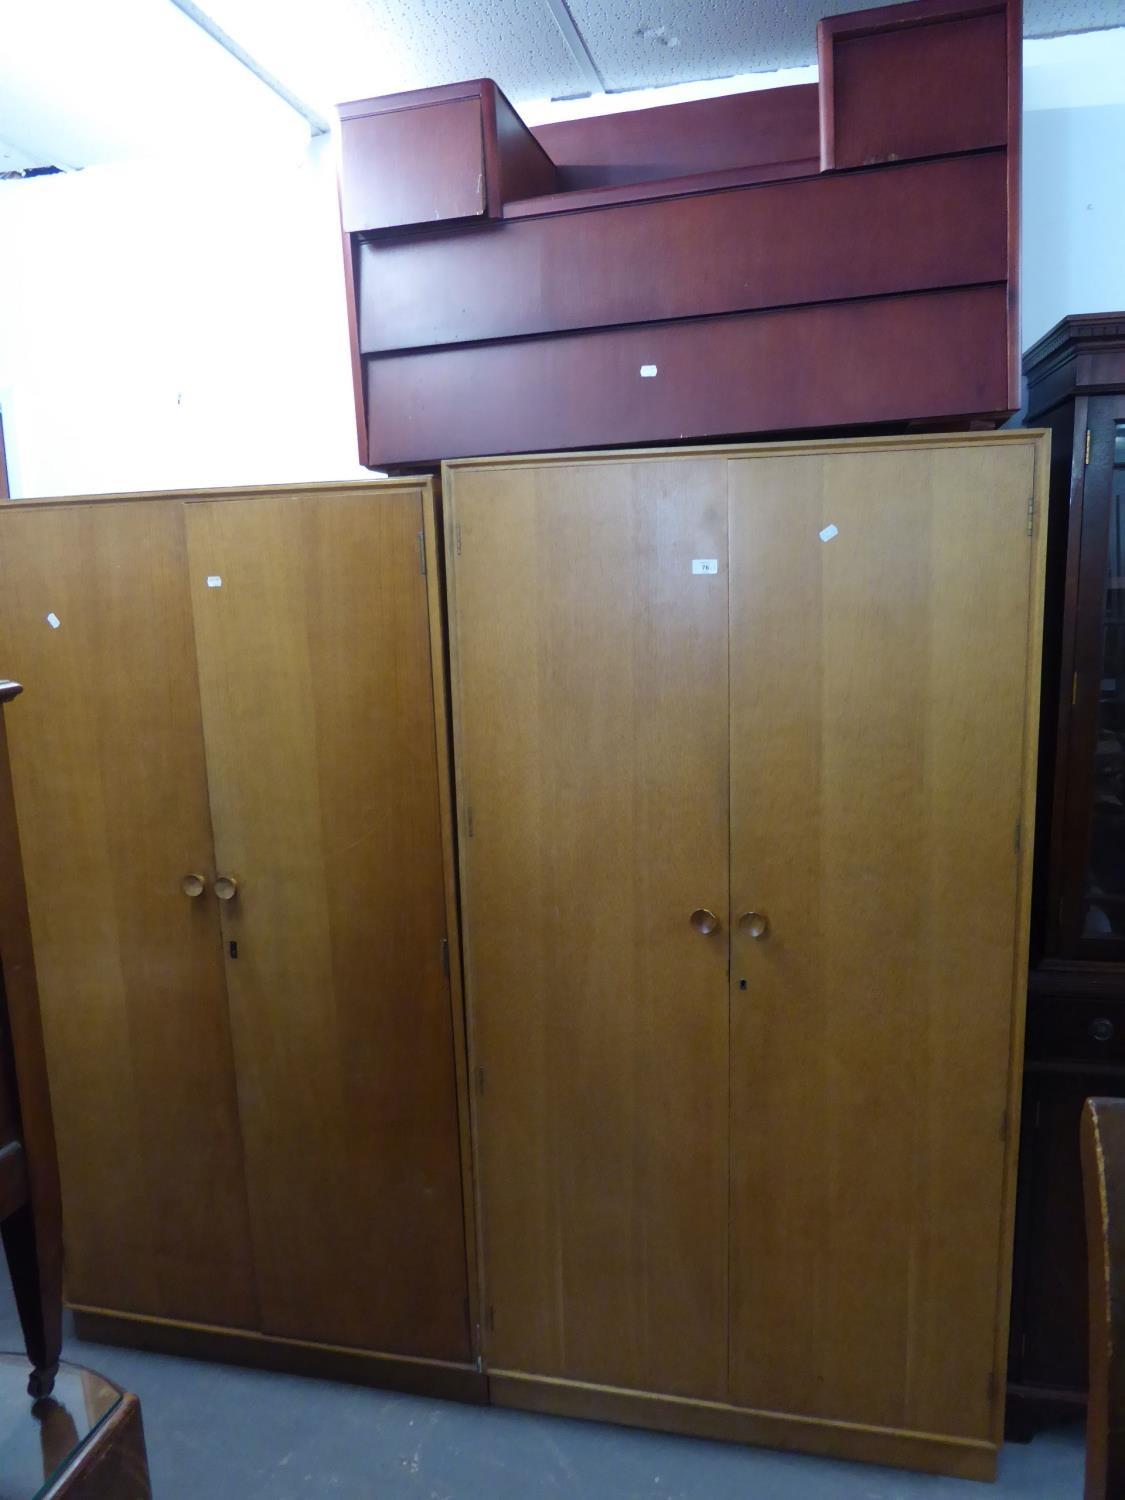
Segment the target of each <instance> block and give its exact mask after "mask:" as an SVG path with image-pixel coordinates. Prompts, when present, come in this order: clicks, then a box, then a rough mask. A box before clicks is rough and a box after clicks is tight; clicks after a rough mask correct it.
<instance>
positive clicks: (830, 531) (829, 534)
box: [820, 526, 840, 542]
mask: <svg viewBox="0 0 1125 1500" xmlns="http://www.w3.org/2000/svg"><path fill="white" fill-rule="evenodd" d="M839 535H840V528H839V527H838V526H826V527H825V528H824V530H823V531H822V532H821V533H820V540H821V541H822V542H830V541H831V540H832V538H833V537H834V536H839Z"/></svg>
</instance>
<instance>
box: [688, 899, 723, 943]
mask: <svg viewBox="0 0 1125 1500" xmlns="http://www.w3.org/2000/svg"><path fill="white" fill-rule="evenodd" d="M688 920H689V921H690V922H691V925H692V926H693V927H694V928H695V930H696V932H700V933H702V934H703V936H704V937H710V935H711V934H712V933H713V932H718V930H719V919H718V917H717V916H716V915H715V913H714V912H713V911H711V910H710V908H709V907H706V906H699V907H697V908H696V909H695V911H693V912H692V914H691V916H690V917H689V918H688Z"/></svg>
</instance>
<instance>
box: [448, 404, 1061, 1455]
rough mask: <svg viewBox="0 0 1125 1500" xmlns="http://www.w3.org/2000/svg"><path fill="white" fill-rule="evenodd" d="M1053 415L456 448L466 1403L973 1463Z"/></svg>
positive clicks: (1002, 1294)
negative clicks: (725, 442)
mask: <svg viewBox="0 0 1125 1500" xmlns="http://www.w3.org/2000/svg"><path fill="white" fill-rule="evenodd" d="M1047 441H1048V440H1047V438H1046V436H1045V435H1044V434H1041V433H1036V432H1028V431H1006V432H1002V433H995V434H987V435H979V434H970V435H956V436H939V437H908V438H886V439H882V438H880V439H855V440H847V441H836V442H825V441H820V442H809V443H795V444H784V445H782V444H776V445H760V446H755V447H744V448H723V447H715V448H709V449H678V450H673V451H647V452H635V453H628V452H622V453H602V454H585V455H574V454H570V455H556V456H549V457H542V458H540V457H530V458H511V459H497V460H465V461H458V462H456V463H451V464H447V465H446V467H445V469H444V471H443V494H444V503H445V506H446V546H447V574H448V589H449V633H450V654H451V670H452V690H453V697H452V703H453V723H454V746H455V754H454V765H455V768H456V776H457V792H458V795H457V806H458V819H459V858H460V889H461V911H462V940H463V952H464V966H465V993H466V1013H467V1018H468V1046H469V1064H470V1079H471V1107H472V1116H473V1142H474V1152H475V1190H476V1197H477V1203H476V1209H477V1212H476V1223H477V1229H478V1234H479V1254H478V1264H479V1267H480V1275H481V1286H480V1293H479V1296H480V1306H481V1311H482V1326H481V1337H482V1341H483V1356H484V1361H485V1366H486V1369H487V1370H488V1373H489V1385H490V1396H491V1399H492V1400H493V1401H495V1402H498V1403H501V1404H505V1405H510V1406H515V1407H523V1408H528V1409H535V1410H540V1411H548V1412H556V1413H562V1414H566V1415H570V1416H589V1417H600V1418H604V1419H608V1420H612V1421H618V1422H625V1423H632V1424H636V1425H640V1426H648V1427H660V1428H667V1429H671V1430H674V1431H677V1432H685V1433H695V1434H699V1435H705V1436H711V1437H722V1438H728V1439H735V1440H742V1441H749V1442H762V1443H768V1444H771V1445H774V1446H778V1447H783V1448H794V1449H802V1450H805V1451H809V1452H816V1453H824V1454H835V1455H839V1456H843V1457H852V1458H862V1459H865V1460H868V1461H873V1462H880V1463H890V1464H897V1465H902V1466H905V1467H912V1468H917V1469H924V1470H933V1471H939V1472H945V1473H949V1474H955V1475H961V1476H965V1477H976V1478H988V1477H992V1476H993V1475H994V1473H995V1467H996V1455H997V1450H998V1447H999V1444H1000V1442H1001V1437H1002V1422H1003V1392H1004V1361H1005V1344H1006V1329H1007V1318H1008V1307H1007V1304H1008V1275H1009V1263H1010V1241H1011V1222H1012V1202H1013V1186H1014V1168H1015V1154H1014V1153H1015V1142H1016V1140H1017V1119H1016V1116H1017V1112H1018V1105H1019V1076H1020V1071H1019V1070H1020V1060H1021V1053H1022V1026H1023V1008H1024V983H1025V975H1026V940H1027V924H1028V905H1029V894H1030V891H1029V885H1030V870H1031V865H1030V861H1031V851H1032V836H1031V835H1032V819H1033V795H1034V785H1035V750H1036V736H1037V729H1038V687H1039V673H1040V634H1041V600H1042V576H1043V546H1044V532H1045V527H1044V524H1043V522H1044V502H1045V495H1046V488H1045V486H1046V480H1047V461H1048V453H1047Z"/></svg>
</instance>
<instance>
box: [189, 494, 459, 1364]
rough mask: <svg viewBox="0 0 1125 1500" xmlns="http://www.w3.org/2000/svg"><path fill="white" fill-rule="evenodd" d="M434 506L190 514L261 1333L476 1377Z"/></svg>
mask: <svg viewBox="0 0 1125 1500" xmlns="http://www.w3.org/2000/svg"><path fill="white" fill-rule="evenodd" d="M431 504H432V502H431V501H430V499H429V495H428V491H423V490H422V489H421V488H420V487H419V486H417V485H412V486H403V487H402V488H396V487H393V486H390V487H382V486H380V487H379V490H378V492H377V493H374V492H373V491H372V490H371V488H370V487H366V488H363V489H360V488H357V489H356V490H355V491H350V490H344V491H337V490H333V491H331V492H328V491H325V492H320V493H318V492H316V491H305V492H300V493H293V494H286V493H273V494H258V495H251V496H247V497H241V498H239V497H235V498H231V499H223V498H216V499H203V498H201V499H200V500H198V501H195V502H192V503H189V504H188V505H187V506H186V507H185V511H186V520H187V535H188V572H189V576H190V592H191V599H192V604H193V608H194V614H195V631H196V640H197V642H198V652H199V673H200V684H201V693H202V703H203V725H204V735H205V739H206V745H207V760H208V768H209V778H210V791H211V809H212V817H213V824H214V837H215V857H216V870H217V874H218V876H219V877H220V879H221V880H222V879H225V881H226V883H225V884H219V885H217V886H216V892H217V894H218V896H219V898H220V903H221V906H222V934H223V962H224V965H225V969H226V980H227V985H228V989H229V995H230V1006H231V1019H232V1028H233V1032H234V1045H235V1055H236V1060H237V1071H238V1084H239V1099H240V1106H241V1118H242V1128H243V1132H244V1137H245V1151H246V1161H247V1177H248V1184H249V1200H250V1217H251V1224H252V1229H253V1239H254V1248H255V1256H256V1263H257V1268H258V1280H259V1288H260V1300H261V1311H262V1327H263V1328H264V1329H265V1331H266V1332H269V1333H273V1334H281V1335H288V1336H291V1337H294V1338H300V1339H309V1340H316V1341H320V1342H325V1343H333V1344H341V1345H348V1346H358V1347H362V1348H365V1349H369V1350H375V1351H387V1352H391V1353H398V1354H407V1355H416V1356H425V1357H429V1358H437V1359H445V1360H455V1361H466V1360H467V1359H468V1358H469V1352H470V1340H469V1319H468V1311H467V1304H466V1294H467V1272H466V1259H465V1236H464V1226H463V1219H462V1203H461V1175H460V1157H459V1135H458V1109H457V1083H456V1076H455V1066H454V1037H453V1026H454V1013H453V1007H452V1005H451V995H450V979H449V977H448V974H447V946H446V945H447V940H448V939H449V938H450V936H451V934H450V933H449V932H448V930H447V925H446V923H447V915H446V905H445V884H444V873H443V851H442V817H441V807H440V795H439V766H438V746H437V734H436V724H435V706H434V705H435V674H434V671H433V662H432V660H431V643H430V624H429V601H430V595H429V587H430V586H431V585H433V584H435V583H436V579H435V578H434V577H433V573H434V572H436V569H434V570H431V573H430V575H428V576H427V575H424V574H423V572H422V570H421V566H420V559H421V556H422V552H421V543H422V534H423V530H424V529H425V530H427V531H429V532H430V533H431V536H432V526H433V517H432V511H431V508H430V507H431ZM435 649H437V650H440V644H439V645H438V646H437V647H436V648H435ZM440 678H441V674H440V670H439V672H438V674H437V681H438V682H439V683H440Z"/></svg>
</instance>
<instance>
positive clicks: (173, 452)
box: [0, 137, 367, 497]
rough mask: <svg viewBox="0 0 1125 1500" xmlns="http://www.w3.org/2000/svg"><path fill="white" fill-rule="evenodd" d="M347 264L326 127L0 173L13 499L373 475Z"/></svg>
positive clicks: (1, 338) (2, 332)
mask: <svg viewBox="0 0 1125 1500" xmlns="http://www.w3.org/2000/svg"><path fill="white" fill-rule="evenodd" d="M341 255H342V252H341V246H340V231H339V219H338V214H337V208H336V185H335V165H334V161H333V157H332V151H331V146H330V143H329V142H328V141H327V139H326V138H324V137H321V138H318V140H317V141H316V142H314V143H313V145H312V146H311V147H310V148H309V149H308V150H307V152H302V154H301V156H300V157H299V158H295V157H294V156H293V155H291V154H290V155H289V156H281V157H279V158H277V159H274V160H269V159H266V160H263V159H262V158H261V157H260V156H259V157H258V158H256V159H253V160H247V161H243V162H239V161H238V160H237V159H235V158H232V157H230V156H226V157H224V158H223V159H222V160H221V161H220V160H215V161H210V162H194V163H192V164H183V163H181V164H178V165H176V166H175V167H174V168H164V169H158V168H155V167H153V166H152V165H151V164H148V165H145V164H140V163H137V164H119V165H112V166H102V167H91V168H88V169H87V170H86V171H84V172H77V173H73V174H66V175H63V176H57V177H41V178H34V179H28V180H25V181H18V182H7V183H0V409H2V410H3V413H4V430H5V437H6V439H7V446H8V462H9V471H10V479H11V486H12V493H13V495H14V496H17V497H18V496H32V495H59V494H83V493H89V494H93V493H97V492H100V491H107V490H134V489H136V490H145V489H173V488H177V487H180V486H186V487H191V486H196V485H201V486H202V485H221V484H241V483H260V484H269V483H274V482H287V481H296V480H307V479H346V478H351V477H353V476H355V475H357V474H364V473H366V472H367V471H366V470H363V469H361V468H360V466H359V461H358V455H357V451H356V436H355V418H354V405H353V400H352V388H351V364H350V355H349V350H348V328H347V317H346V311H345V303H344V289H343V271H342V264H343V262H342V259H341Z"/></svg>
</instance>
